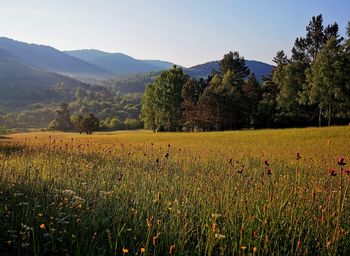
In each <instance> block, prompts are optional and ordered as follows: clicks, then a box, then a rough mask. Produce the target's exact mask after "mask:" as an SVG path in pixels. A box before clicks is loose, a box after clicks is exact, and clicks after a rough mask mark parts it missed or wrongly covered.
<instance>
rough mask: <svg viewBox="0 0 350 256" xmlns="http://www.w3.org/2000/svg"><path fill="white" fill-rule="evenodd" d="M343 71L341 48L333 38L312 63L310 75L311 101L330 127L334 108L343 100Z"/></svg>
mask: <svg viewBox="0 0 350 256" xmlns="http://www.w3.org/2000/svg"><path fill="white" fill-rule="evenodd" d="M342 70H343V61H342V53H341V47H340V45H339V44H338V42H337V40H336V38H334V37H333V38H331V39H330V40H328V42H327V45H326V47H325V48H324V49H323V50H322V52H321V53H320V54H319V55H318V56H317V58H316V59H315V61H314V63H312V65H311V69H310V72H309V73H308V80H309V84H310V101H311V102H312V103H316V104H318V106H319V109H320V113H323V115H324V116H326V117H327V118H328V125H331V117H332V111H333V109H334V107H336V106H337V104H338V103H339V101H342V100H343V96H344V95H343V94H342V93H341V92H342V91H343V90H342V87H343V81H344V80H343V79H344V77H343V73H342ZM322 111H323V112H322Z"/></svg>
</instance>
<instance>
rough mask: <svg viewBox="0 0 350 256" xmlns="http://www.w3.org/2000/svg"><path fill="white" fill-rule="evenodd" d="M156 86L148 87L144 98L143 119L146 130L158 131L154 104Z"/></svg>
mask: <svg viewBox="0 0 350 256" xmlns="http://www.w3.org/2000/svg"><path fill="white" fill-rule="evenodd" d="M154 102H155V101H154V86H153V85H148V86H147V87H146V90H145V93H144V94H143V97H142V109H141V118H142V121H143V123H144V127H145V128H146V129H150V130H153V131H154V130H155V129H156V120H155V118H156V114H155V104H154Z"/></svg>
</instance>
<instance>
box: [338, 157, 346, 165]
mask: <svg viewBox="0 0 350 256" xmlns="http://www.w3.org/2000/svg"><path fill="white" fill-rule="evenodd" d="M337 162H338V165H340V166H344V165H346V163H345V159H344V157H342V156H340V157H338V161H337Z"/></svg>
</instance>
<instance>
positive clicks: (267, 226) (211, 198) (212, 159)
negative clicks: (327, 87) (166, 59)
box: [0, 127, 350, 255]
mask: <svg viewBox="0 0 350 256" xmlns="http://www.w3.org/2000/svg"><path fill="white" fill-rule="evenodd" d="M349 142H350V128H349V127H337V128H323V129H288V130H262V131H237V132H221V133H198V134H193V133H164V134H155V133H150V132H121V133H110V134H96V135H92V136H84V135H76V134H63V133H32V134H18V135H13V136H12V137H11V138H7V139H1V141H0V240H1V244H0V252H1V253H0V254H1V255H12V254H21V255H25V254H28V255H53V254H55V255H123V254H124V255H349V254H350V234H349V231H350V219H349V216H350V206H349V189H348V187H349V184H350V179H349V178H350V176H349V171H348V168H347V166H348V165H345V166H344V165H342V164H340V165H338V162H339V160H337V159H338V157H339V156H344V160H343V162H347V163H348V162H349V155H350V143H349ZM298 153H299V157H297V154H298ZM300 157H301V158H300Z"/></svg>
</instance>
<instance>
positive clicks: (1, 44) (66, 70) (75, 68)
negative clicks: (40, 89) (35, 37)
mask: <svg viewBox="0 0 350 256" xmlns="http://www.w3.org/2000/svg"><path fill="white" fill-rule="evenodd" d="M0 48H1V49H3V50H4V51H6V52H8V53H10V54H11V55H12V56H13V57H14V58H16V59H17V60H18V61H21V62H23V63H25V64H26V65H28V66H30V67H32V68H36V69H40V70H44V71H49V72H55V73H60V74H65V75H70V76H81V77H97V78H106V77H110V76H112V74H110V73H109V72H108V71H106V70H103V69H102V68H100V67H97V66H94V65H93V64H91V63H87V62H85V61H83V60H81V59H78V58H75V57H73V56H71V55H69V54H66V53H64V52H61V51H59V50H57V49H55V48H53V47H50V46H44V45H37V44H28V43H24V42H20V41H15V40H12V39H9V38H5V37H0Z"/></svg>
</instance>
